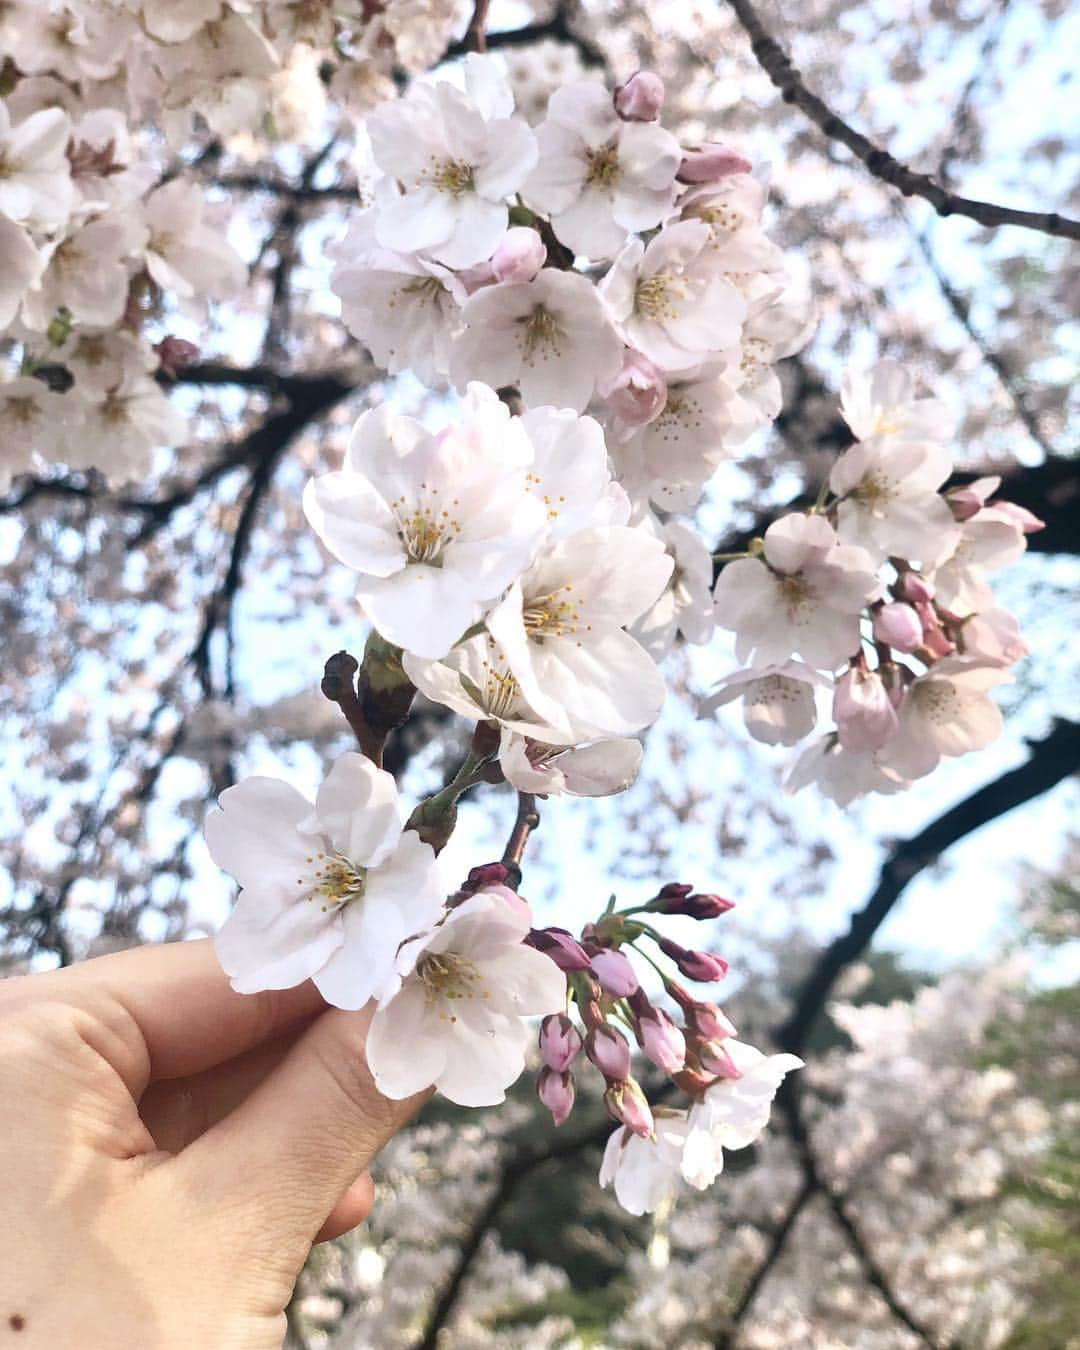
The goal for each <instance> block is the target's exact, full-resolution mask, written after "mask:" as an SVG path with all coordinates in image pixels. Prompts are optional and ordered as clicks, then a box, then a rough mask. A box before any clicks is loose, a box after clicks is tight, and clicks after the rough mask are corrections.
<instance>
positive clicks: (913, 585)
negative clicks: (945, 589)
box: [896, 572, 934, 605]
mask: <svg viewBox="0 0 1080 1350" xmlns="http://www.w3.org/2000/svg"><path fill="white" fill-rule="evenodd" d="M896 594H897V595H898V596H899V597H900V599H901V600H909V601H910V602H911V603H912V604H913V605H917V604H919V603H920V602H921V603H926V602H927V601H929V600H933V598H934V587H933V583H932V582H929V581H927V579H926V578H925V577H921V576H919V574H918V572H905V573H904V574H903V576H901V578H900V580H899V581H898V582H897V583H896Z"/></svg>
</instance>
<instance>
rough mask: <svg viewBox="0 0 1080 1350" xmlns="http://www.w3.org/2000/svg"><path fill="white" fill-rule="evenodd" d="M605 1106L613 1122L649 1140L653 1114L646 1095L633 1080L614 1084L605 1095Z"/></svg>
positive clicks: (629, 1079) (628, 1079)
mask: <svg viewBox="0 0 1080 1350" xmlns="http://www.w3.org/2000/svg"><path fill="white" fill-rule="evenodd" d="M604 1105H605V1106H606V1107H607V1109H608V1115H609V1116H611V1118H612V1119H613V1120H617V1121H619V1122H620V1123H621V1124H623V1125H625V1126H626V1128H627V1129H628V1130H630V1131H631V1132H632V1133H634V1134H638V1135H640V1136H641V1137H642V1139H648V1138H649V1137H650V1135H651V1134H652V1132H653V1113H652V1108H651V1107H650V1106H649V1103H648V1102H647V1101H646V1100H645V1094H644V1093H643V1092H642V1090H641V1088H640V1087H639V1086H638V1085H637V1083H636V1082H635V1081H634V1080H633V1079H632V1078H627V1079H626V1081H625V1082H622V1083H612V1084H611V1085H610V1086H609V1087H608V1090H607V1091H606V1092H605V1093H604Z"/></svg>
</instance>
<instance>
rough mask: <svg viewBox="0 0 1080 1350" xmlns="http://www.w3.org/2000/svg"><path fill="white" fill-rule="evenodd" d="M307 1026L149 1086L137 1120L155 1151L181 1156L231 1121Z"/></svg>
mask: <svg viewBox="0 0 1080 1350" xmlns="http://www.w3.org/2000/svg"><path fill="white" fill-rule="evenodd" d="M316 1015H317V1014H316ZM309 1022H310V1019H308V1022H302V1023H300V1024H299V1025H297V1026H295V1027H293V1028H291V1029H290V1030H289V1031H287V1032H286V1033H285V1034H284V1035H283V1036H278V1037H276V1038H275V1039H274V1040H272V1041H264V1042H263V1044H262V1045H257V1046H255V1047H253V1048H252V1049H251V1050H248V1051H246V1052H245V1053H244V1054H242V1055H238V1056H237V1057H236V1058H235V1059H230V1060H228V1061H227V1062H226V1063H224V1064H215V1065H214V1067H213V1068H210V1069H204V1070H203V1072H202V1073H197V1074H194V1075H192V1076H191V1077H190V1078H162V1079H159V1080H158V1081H157V1082H156V1083H151V1084H150V1086H149V1087H148V1088H147V1089H146V1091H145V1092H144V1093H143V1096H142V1100H141V1101H140V1102H139V1115H140V1116H141V1117H142V1119H143V1123H144V1124H145V1125H146V1127H147V1129H148V1130H149V1131H150V1133H151V1134H152V1135H153V1137H154V1142H155V1144H156V1145H157V1147H158V1148H159V1149H162V1150H164V1151H165V1152H167V1153H179V1152H180V1150H181V1149H185V1148H187V1147H188V1145H189V1144H191V1143H193V1142H194V1141H195V1140H196V1139H198V1138H199V1136H200V1135H201V1134H204V1133H205V1132H206V1131H207V1130H208V1129H209V1128H210V1127H211V1125H216V1124H217V1122H218V1121H219V1120H222V1119H223V1118H224V1117H225V1116H227V1115H228V1114H229V1112H230V1111H232V1110H234V1109H235V1108H236V1107H237V1106H239V1105H240V1103H241V1102H242V1101H244V1100H245V1099H246V1098H247V1097H248V1096H250V1094H251V1093H252V1092H253V1091H254V1090H255V1088H257V1087H258V1085H259V1084H260V1083H261V1082H262V1081H263V1079H264V1078H266V1077H267V1075H268V1074H270V1073H272V1072H273V1071H274V1070H275V1069H276V1068H277V1067H278V1065H279V1064H280V1063H281V1061H282V1060H283V1059H284V1058H285V1056H286V1055H287V1054H288V1053H289V1051H290V1050H291V1049H292V1047H293V1046H294V1045H295V1044H296V1041H297V1039H298V1038H299V1037H300V1036H301V1035H302V1034H303V1032H304V1030H305V1029H306V1027H307V1026H308V1024H309Z"/></svg>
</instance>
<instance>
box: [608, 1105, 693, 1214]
mask: <svg viewBox="0 0 1080 1350" xmlns="http://www.w3.org/2000/svg"><path fill="white" fill-rule="evenodd" d="M653 1130H654V1137H653V1138H651V1139H645V1138H643V1137H642V1136H641V1135H639V1134H635V1133H634V1132H633V1131H632V1130H628V1129H627V1128H626V1126H625V1125H620V1126H619V1128H618V1129H617V1130H616V1131H615V1133H614V1134H612V1135H611V1136H610V1137H609V1139H608V1141H607V1145H606V1147H605V1149H604V1157H603V1160H602V1162H601V1164H600V1185H601V1186H611V1187H613V1189H614V1191H615V1199H616V1200H618V1202H619V1204H620V1205H621V1206H622V1207H623V1209H625V1210H626V1212H627V1213H628V1214H639V1215H640V1214H651V1213H652V1212H653V1210H655V1209H657V1208H658V1207H659V1206H660V1205H661V1204H662V1203H663V1201H664V1200H666V1199H668V1198H669V1197H670V1196H672V1195H674V1194H675V1192H676V1191H677V1190H678V1188H679V1182H680V1178H681V1171H682V1157H683V1148H684V1146H685V1144H686V1136H687V1133H688V1130H689V1125H688V1121H687V1114H686V1112H685V1111H656V1112H654V1113H653Z"/></svg>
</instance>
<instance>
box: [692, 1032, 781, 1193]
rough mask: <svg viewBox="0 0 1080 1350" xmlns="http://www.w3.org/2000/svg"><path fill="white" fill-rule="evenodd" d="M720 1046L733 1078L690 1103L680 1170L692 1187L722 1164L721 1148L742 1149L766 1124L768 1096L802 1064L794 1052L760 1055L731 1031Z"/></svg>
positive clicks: (701, 1186)
mask: <svg viewBox="0 0 1080 1350" xmlns="http://www.w3.org/2000/svg"><path fill="white" fill-rule="evenodd" d="M724 1049H725V1050H726V1051H727V1053H728V1055H729V1056H730V1058H731V1059H732V1060H733V1061H734V1064H735V1067H736V1068H737V1069H738V1071H739V1077H738V1078H724V1079H721V1080H720V1082H718V1083H714V1084H713V1086H712V1087H710V1088H709V1089H708V1090H707V1091H706V1092H705V1095H704V1097H703V1098H701V1100H699V1101H697V1102H695V1103H694V1105H693V1106H692V1107H691V1108H690V1115H689V1118H688V1120H687V1130H686V1141H685V1145H684V1148H683V1153H682V1161H681V1170H682V1176H683V1178H684V1180H686V1181H688V1182H689V1183H690V1185H691V1186H694V1187H696V1188H697V1189H698V1190H705V1189H706V1188H707V1187H708V1186H711V1185H712V1183H713V1182H714V1181H715V1180H716V1178H717V1177H718V1176H719V1175H720V1173H721V1172H722V1171H723V1168H724V1153H723V1150H724V1149H738V1148H747V1147H748V1146H749V1145H750V1144H752V1143H753V1142H754V1140H755V1139H756V1138H757V1137H758V1135H759V1134H761V1132H762V1131H763V1130H764V1129H765V1127H766V1126H767V1125H768V1123H769V1115H770V1113H771V1111H772V1103H773V1098H774V1097H775V1096H776V1092H777V1089H778V1088H779V1087H780V1084H781V1083H782V1082H783V1081H784V1079H785V1078H786V1077H787V1075H788V1074H789V1073H792V1072H793V1071H794V1070H795V1069H801V1068H802V1067H803V1061H802V1060H801V1059H799V1057H798V1056H797V1055H763V1054H762V1053H761V1051H760V1050H756V1049H755V1048H754V1047H753V1046H752V1045H747V1044H745V1042H743V1041H737V1040H736V1039H735V1038H734V1037H733V1036H732V1037H729V1038H728V1039H727V1040H725V1041H724Z"/></svg>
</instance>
